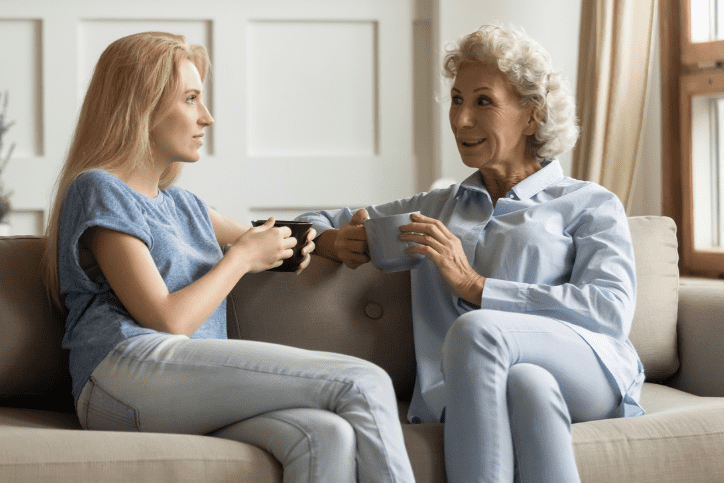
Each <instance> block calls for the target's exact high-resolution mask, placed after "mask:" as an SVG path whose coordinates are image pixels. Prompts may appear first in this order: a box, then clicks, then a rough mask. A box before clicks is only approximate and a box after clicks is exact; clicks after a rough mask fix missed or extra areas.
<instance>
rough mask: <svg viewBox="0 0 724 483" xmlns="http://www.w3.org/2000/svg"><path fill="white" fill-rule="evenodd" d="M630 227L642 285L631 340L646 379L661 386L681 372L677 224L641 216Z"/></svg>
mask: <svg viewBox="0 0 724 483" xmlns="http://www.w3.org/2000/svg"><path fill="white" fill-rule="evenodd" d="M629 227H630V228H631V237H632V239H633V245H634V255H635V256H636V279H637V283H638V289H637V292H636V313H635V314H634V321H633V325H632V326H631V334H630V336H629V337H630V339H631V342H632V343H633V345H634V347H636V350H637V351H638V353H639V356H640V357H641V361H642V362H643V363H644V369H645V370H646V379H647V380H648V381H650V382H660V381H663V380H665V379H667V378H669V377H670V376H672V375H674V373H675V372H676V371H677V370H678V369H679V358H678V351H677V337H676V320H677V314H678V309H679V253H678V249H677V246H678V244H677V241H676V224H675V223H674V220H672V219H671V218H667V217H664V216H637V217H632V218H629Z"/></svg>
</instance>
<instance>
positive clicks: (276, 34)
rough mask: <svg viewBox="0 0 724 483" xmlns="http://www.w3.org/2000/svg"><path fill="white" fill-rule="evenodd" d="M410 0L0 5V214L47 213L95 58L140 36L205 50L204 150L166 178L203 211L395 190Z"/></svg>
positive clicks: (314, 203)
mask: <svg viewBox="0 0 724 483" xmlns="http://www.w3.org/2000/svg"><path fill="white" fill-rule="evenodd" d="M411 1H412V0H305V1H303V2H300V1H297V0H266V1H264V2H260V1H257V0H236V1H234V2H231V1H227V0H206V1H204V2H203V3H201V4H200V3H199V2H198V1H197V0H174V2H173V3H172V4H171V3H170V2H167V1H162V0H124V1H122V2H119V1H117V0H63V1H58V0H0V2H2V10H1V11H0V45H13V46H17V48H13V49H0V62H1V63H0V65H3V66H12V68H11V69H5V68H3V69H2V70H0V89H4V88H5V87H4V85H3V84H4V83H8V82H11V84H8V90H9V92H10V99H11V106H10V109H9V114H10V117H11V118H12V119H14V120H15V121H16V123H17V124H16V126H14V127H13V129H12V130H11V133H10V134H11V135H10V136H9V137H8V139H7V141H8V142H16V143H17V144H18V150H19V151H18V152H19V153H20V154H22V156H23V157H22V158H21V157H20V155H19V154H17V153H16V155H15V156H13V158H14V159H13V160H11V162H10V165H9V166H8V168H7V171H6V172H5V173H4V175H3V179H4V181H5V183H6V185H7V186H8V187H9V188H10V189H11V190H14V192H15V193H14V195H13V198H12V202H13V204H14V207H15V208H16V210H17V212H18V213H44V212H45V211H47V208H48V207H49V204H50V194H51V192H52V190H53V184H54V182H55V179H56V177H57V175H58V172H59V170H60V167H61V165H62V163H63V160H64V157H65V155H66V152H67V149H68V146H69V144H70V141H71V137H72V134H73V130H74V127H75V123H76V121H77V116H78V111H79V109H80V105H81V102H82V99H83V97H84V95H85V91H86V88H87V85H88V82H89V80H90V77H91V73H92V71H93V69H94V67H95V64H96V61H97V59H98V57H99V56H100V54H101V52H102V51H103V50H104V49H105V48H106V47H107V46H108V44H109V43H111V42H112V41H114V40H116V39H117V38H120V37H122V36H125V35H128V34H132V33H136V32H141V31H148V30H164V31H170V32H173V33H180V34H183V35H185V36H186V37H187V38H188V39H189V40H190V41H191V42H192V43H198V44H202V45H205V46H206V47H207V49H209V51H210V54H211V58H212V66H213V67H212V73H211V75H210V77H208V78H207V82H206V85H205V89H206V93H205V96H206V99H205V100H206V104H207V105H208V106H209V108H210V110H211V113H212V115H213V116H214V118H215V120H216V123H215V125H214V127H213V128H212V129H211V130H210V131H213V144H212V145H211V146H209V143H206V146H207V147H208V152H205V153H202V157H201V160H200V161H199V162H198V163H194V164H192V165H189V166H187V167H186V168H185V169H184V171H183V174H182V176H181V178H180V179H179V182H178V184H179V185H181V186H182V187H184V188H187V189H189V190H191V191H193V192H194V193H196V194H198V195H199V196H200V197H201V198H202V199H204V200H205V201H207V202H208V204H209V205H211V206H213V207H215V208H217V209H218V210H219V211H222V212H223V213H225V214H227V215H229V216H231V217H233V218H236V219H238V220H240V221H242V222H246V223H248V222H249V221H250V220H251V219H255V218H258V217H266V216H269V215H275V216H277V217H286V218H288V217H292V216H293V215H294V214H297V213H300V212H303V211H308V210H310V209H322V208H331V207H336V206H363V205H366V204H370V203H381V202H385V201H389V200H392V199H397V198H401V197H406V196H410V195H411V194H413V193H414V191H415V186H414V184H415V176H416V167H415V165H414V160H415V158H414V155H413V152H412V151H413V148H412V129H413V127H412V107H411V106H412V86H413V84H412V29H411V24H412V21H411ZM171 6H172V8H170V7H171ZM7 79H10V80H9V81H6V80H7ZM210 134H211V133H210V132H209V138H207V139H208V140H210V141H211V140H212V136H210ZM23 216H24V215H20V214H19V215H18V217H16V218H17V219H18V220H20V219H21V218H22V217H23ZM33 216H40V215H33ZM26 218H27V216H26ZM16 225H17V226H18V227H21V226H24V227H26V228H22V229H29V228H27V227H32V226H36V225H37V223H35V222H29V223H20V221H19V222H18V223H17V224H16ZM18 229H21V228H18Z"/></svg>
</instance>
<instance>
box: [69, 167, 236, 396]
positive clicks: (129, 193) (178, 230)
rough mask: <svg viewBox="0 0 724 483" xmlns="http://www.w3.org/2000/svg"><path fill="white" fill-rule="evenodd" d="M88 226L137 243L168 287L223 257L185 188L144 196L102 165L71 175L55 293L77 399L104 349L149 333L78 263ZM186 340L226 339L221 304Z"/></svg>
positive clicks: (200, 206)
mask: <svg viewBox="0 0 724 483" xmlns="http://www.w3.org/2000/svg"><path fill="white" fill-rule="evenodd" d="M93 226H99V227H103V228H109V229H112V230H116V231H119V232H123V233H127V234H129V235H133V236H135V237H137V238H138V239H140V240H141V241H143V242H144V243H145V244H146V246H148V249H149V251H150V253H151V257H152V258H153V260H154V262H155V263H156V266H157V267H158V270H159V272H160V274H161V277H162V278H163V280H164V281H165V283H166V286H167V287H168V290H169V292H175V291H177V290H180V289H182V288H184V287H186V286H187V285H189V284H191V283H192V282H193V281H195V280H197V279H198V278H199V277H201V276H203V275H205V274H206V273H207V272H208V271H209V270H211V268H212V267H213V266H214V265H216V263H218V261H219V260H221V257H222V256H223V254H222V252H221V248H220V247H219V245H218V242H217V240H216V236H215V234H214V230H213V227H212V225H211V219H210V218H209V212H208V208H207V207H206V205H205V204H204V202H203V201H201V200H200V199H199V198H197V197H196V196H195V195H193V194H192V193H189V192H188V191H185V190H183V189H181V188H178V187H170V188H168V189H166V190H159V193H158V196H156V197H155V198H150V197H147V196H145V195H142V194H140V193H138V192H136V191H135V190H133V189H132V188H130V187H129V186H128V185H126V184H125V183H124V182H123V181H121V180H120V179H118V178H116V177H115V176H113V175H112V174H110V173H108V172H106V171H103V170H99V169H94V170H90V171H87V172H85V173H83V174H81V175H80V176H78V177H77V178H76V179H75V181H74V182H73V184H72V185H71V186H70V189H69V190H68V194H67V196H66V199H65V204H64V207H63V215H62V219H61V225H60V234H59V247H58V268H59V275H60V291H61V295H62V296H64V297H65V305H66V307H67V308H68V311H69V314H68V318H67V319H66V333H65V337H64V339H63V347H64V348H66V349H69V351H70V372H71V376H72V379H73V398H74V401H75V402H76V403H77V401H78V397H79V396H80V392H81V390H82V389H83V386H84V385H85V383H86V382H87V380H88V378H89V377H90V375H91V373H92V372H93V370H94V369H95V368H96V366H97V365H98V364H99V363H100V362H101V360H103V358H104V357H105V356H106V355H107V354H108V353H109V352H110V350H111V349H113V348H114V347H115V346H116V345H118V343H120V342H121V341H124V340H126V339H128V338H131V337H134V336H137V335H141V334H150V333H155V331H154V330H152V329H148V328H144V327H141V326H140V325H138V324H137V323H136V322H135V321H134V320H133V318H132V317H131V316H130V314H129V313H128V311H127V310H126V309H125V307H124V306H123V304H122V303H121V301H120V300H119V299H118V297H117V296H116V295H115V293H114V292H113V290H112V289H111V287H110V285H109V284H108V281H107V280H106V278H105V277H104V276H103V273H102V272H101V271H100V270H95V271H93V272H91V273H92V275H93V279H91V278H90V277H89V276H88V274H86V272H85V271H84V270H83V268H82V267H81V263H80V258H79V254H80V247H79V240H80V238H81V235H82V234H83V233H84V232H85V231H86V230H87V229H88V228H91V227H93ZM191 338H214V339H225V338H226V302H224V303H222V304H221V305H220V306H219V307H218V308H217V309H216V311H214V313H213V314H212V315H211V316H210V317H209V318H208V319H207V320H206V321H205V322H204V323H203V324H202V325H201V326H200V327H199V328H198V329H197V330H196V332H194V333H193V334H192V335H191Z"/></svg>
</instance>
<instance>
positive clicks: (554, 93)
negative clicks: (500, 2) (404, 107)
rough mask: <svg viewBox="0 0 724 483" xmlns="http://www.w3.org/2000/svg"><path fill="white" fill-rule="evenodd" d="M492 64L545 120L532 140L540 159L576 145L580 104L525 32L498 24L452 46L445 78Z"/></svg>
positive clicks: (522, 98)
mask: <svg viewBox="0 0 724 483" xmlns="http://www.w3.org/2000/svg"><path fill="white" fill-rule="evenodd" d="M468 62H493V63H495V64H496V65H497V66H498V68H499V69H500V71H501V72H502V73H503V74H504V75H505V76H506V78H507V79H508V81H509V82H510V84H511V85H512V87H513V89H514V90H515V91H516V92H517V93H518V95H519V96H520V98H521V105H522V106H524V107H533V108H535V110H536V114H537V117H538V118H539V119H540V122H539V127H538V131H537V132H536V133H535V134H534V135H533V136H529V137H528V148H529V149H530V151H531V152H532V153H533V154H534V155H535V156H536V157H537V158H539V159H548V158H552V157H554V156H556V155H558V154H560V153H562V152H565V151H567V150H569V149H571V148H573V146H574V145H575V144H576V140H577V139H578V132H579V131H578V126H577V124H576V113H575V110H576V104H575V100H574V99H573V95H572V94H571V91H570V88H569V86H568V84H567V82H565V81H564V79H563V77H562V75H561V73H560V72H558V71H555V70H554V69H553V64H552V62H551V58H550V55H549V54H548V52H546V50H545V49H543V47H541V45H540V44H538V42H536V41H535V40H533V39H532V38H530V37H528V36H527V35H526V34H525V33H524V32H523V31H519V30H516V29H514V28H509V29H505V28H503V27H500V26H497V25H483V26H482V27H480V29H479V30H476V31H475V32H473V33H471V34H469V35H467V36H465V37H463V38H462V39H460V40H459V41H458V43H457V44H453V45H450V46H448V48H447V55H446V56H445V60H444V62H443V75H444V76H445V77H447V78H448V79H455V77H456V76H457V73H458V70H459V69H460V65H461V64H463V63H468Z"/></svg>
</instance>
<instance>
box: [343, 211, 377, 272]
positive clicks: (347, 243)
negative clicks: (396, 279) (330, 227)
mask: <svg viewBox="0 0 724 483" xmlns="http://www.w3.org/2000/svg"><path fill="white" fill-rule="evenodd" d="M369 217H370V215H369V213H367V210H365V209H364V208H362V209H361V210H357V212H356V213H355V214H354V216H353V217H352V219H351V220H350V221H349V223H347V224H346V225H344V226H342V227H341V228H340V229H339V232H338V233H337V237H336V238H335V240H334V249H335V251H336V252H337V257H338V258H339V259H340V260H341V261H342V262H343V263H344V264H345V265H347V266H348V267H349V268H351V269H355V268H357V267H359V266H360V265H364V264H365V263H367V262H369V261H370V256H369V254H368V253H367V232H366V231H365V226H364V221H365V220H366V219H367V218H369Z"/></svg>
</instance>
